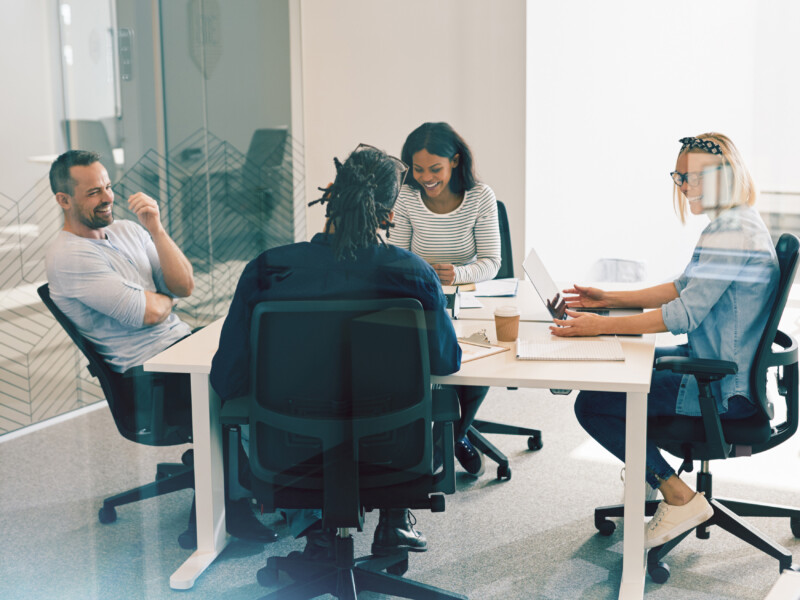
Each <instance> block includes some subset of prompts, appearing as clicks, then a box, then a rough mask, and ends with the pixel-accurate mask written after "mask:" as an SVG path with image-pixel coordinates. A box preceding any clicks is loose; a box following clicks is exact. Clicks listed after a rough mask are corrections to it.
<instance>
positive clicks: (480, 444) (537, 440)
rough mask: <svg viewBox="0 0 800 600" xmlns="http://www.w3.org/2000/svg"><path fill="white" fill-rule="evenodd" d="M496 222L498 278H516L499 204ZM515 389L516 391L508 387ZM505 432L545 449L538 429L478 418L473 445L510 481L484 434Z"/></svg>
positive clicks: (507, 466) (504, 460)
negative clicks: (498, 253) (497, 231)
mask: <svg viewBox="0 0 800 600" xmlns="http://www.w3.org/2000/svg"><path fill="white" fill-rule="evenodd" d="M497 222H498V224H499V226H500V258H501V264H500V270H499V271H498V272H497V275H496V276H495V279H507V278H509V277H514V259H513V257H512V254H511V230H510V229H509V227H508V213H507V212H506V207H505V205H504V204H503V203H502V202H500V201H499V200H498V201H497ZM508 389H509V390H515V389H517V388H508ZM486 433H502V434H505V435H526V436H528V449H530V450H540V449H541V448H542V432H541V431H539V430H538V429H531V428H529V427H518V426H516V425H504V424H502V423H493V422H491V421H481V420H480V419H475V420H474V421H473V422H472V427H470V429H469V431H468V432H467V436H468V437H469V440H470V441H471V442H472V445H473V446H475V447H476V448H477V449H478V450H480V451H481V452H483V453H484V454H485V455H486V456H488V457H489V458H491V459H492V460H493V461H494V462H496V463H497V478H498V479H511V466H510V464H509V462H508V457H507V456H506V455H505V454H503V453H502V452H501V451H500V450H499V449H498V448H497V446H495V445H494V444H492V443H491V442H490V441H489V440H487V439H486V437H485V436H484V435H483V434H486Z"/></svg>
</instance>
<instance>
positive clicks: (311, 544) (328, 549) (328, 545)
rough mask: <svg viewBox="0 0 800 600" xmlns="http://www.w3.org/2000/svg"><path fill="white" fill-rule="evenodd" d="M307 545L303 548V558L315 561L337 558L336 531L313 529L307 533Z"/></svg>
mask: <svg viewBox="0 0 800 600" xmlns="http://www.w3.org/2000/svg"><path fill="white" fill-rule="evenodd" d="M305 536H306V547H305V548H303V558H304V559H305V560H309V561H313V562H327V561H333V560H334V558H335V552H334V550H335V547H334V544H335V541H336V540H335V538H336V532H335V531H331V530H329V531H324V530H322V529H312V530H309V531H308V532H307V533H306V534H305Z"/></svg>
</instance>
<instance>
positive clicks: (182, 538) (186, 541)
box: [178, 529, 197, 550]
mask: <svg viewBox="0 0 800 600" xmlns="http://www.w3.org/2000/svg"><path fill="white" fill-rule="evenodd" d="M178 545H179V546H180V547H181V548H183V549H184V550H194V549H195V548H197V531H195V530H194V529H187V530H186V531H184V532H183V533H182V534H180V535H179V536H178Z"/></svg>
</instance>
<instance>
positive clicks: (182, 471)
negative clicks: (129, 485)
mask: <svg viewBox="0 0 800 600" xmlns="http://www.w3.org/2000/svg"><path fill="white" fill-rule="evenodd" d="M193 487H194V469H193V468H192V467H191V466H186V465H185V464H181V463H160V464H159V465H158V468H157V469H156V480H155V481H154V482H152V483H148V484H145V485H142V486H140V487H137V488H134V489H132V490H128V491H127V492H122V493H120V494H117V495H115V496H111V497H110V498H106V499H105V500H103V507H102V508H101V509H100V522H101V523H112V522H113V521H115V520H116V518H117V516H116V510H115V508H116V507H117V506H122V505H124V504H130V503H132V502H138V501H139V500H146V499H147V498H155V497H156V496H161V495H162V494H169V493H172V492H176V491H178V490H184V489H187V488H193Z"/></svg>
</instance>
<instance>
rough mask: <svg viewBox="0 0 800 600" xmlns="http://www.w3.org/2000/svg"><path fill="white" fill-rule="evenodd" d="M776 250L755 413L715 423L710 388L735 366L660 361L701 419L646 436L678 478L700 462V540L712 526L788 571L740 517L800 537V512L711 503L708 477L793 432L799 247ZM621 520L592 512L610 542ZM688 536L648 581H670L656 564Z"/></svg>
mask: <svg viewBox="0 0 800 600" xmlns="http://www.w3.org/2000/svg"><path fill="white" fill-rule="evenodd" d="M776 250H777V254H778V262H779V263H780V283H779V285H778V292H777V296H776V298H775V303H774V305H773V307H772V311H771V312H770V316H769V320H768V321H767V325H766V328H765V329H764V334H763V335H762V337H761V343H760V344H759V347H758V350H757V352H756V357H755V360H754V362H753V369H752V380H751V390H752V398H753V399H754V400H755V402H756V405H757V408H758V412H757V413H756V414H755V415H753V416H752V417H749V418H746V419H737V420H721V419H720V418H719V414H718V412H717V408H716V402H715V401H714V398H713V394H712V391H711V382H712V381H718V380H720V379H722V378H723V377H725V376H726V375H730V374H733V373H736V363H734V362H729V361H721V360H712V359H703V358H686V357H663V358H660V359H658V361H657V362H656V365H655V368H656V369H658V370H662V369H669V370H671V371H674V372H676V373H688V374H691V375H694V376H695V378H696V379H697V383H698V388H699V390H700V408H701V412H702V415H703V416H702V417H685V416H673V417H654V418H651V419H649V420H648V422H647V435H648V437H649V438H650V439H651V440H653V441H654V442H655V443H656V444H657V445H658V446H659V447H660V448H663V449H664V450H666V451H667V452H669V453H670V454H672V455H674V456H677V457H679V458H683V465H682V466H681V469H680V472H682V471H691V470H692V469H693V464H692V461H694V460H699V461H701V463H700V464H701V466H700V471H699V472H698V473H697V490H698V491H700V492H704V493H705V496H706V498H707V499H708V501H709V503H710V504H711V506H712V507H713V508H714V516H712V517H711V519H710V520H708V521H706V522H705V523H703V525H701V526H700V527H698V528H697V529H696V532H697V537H698V538H701V539H706V538H708V537H709V531H708V529H709V527H711V526H712V525H717V526H719V527H720V528H722V529H724V530H725V531H728V532H729V533H731V534H733V535H735V536H736V537H738V538H740V539H741V540H743V541H745V542H747V543H748V544H751V545H752V546H754V547H756V548H758V549H759V550H762V551H763V552H765V553H767V554H769V555H770V556H772V557H773V558H775V559H777V560H778V564H779V568H780V569H781V570H783V569H786V568H789V567H790V566H791V564H792V555H791V553H790V552H789V551H788V550H787V549H786V548H784V547H783V546H781V545H780V544H777V543H775V542H773V541H772V540H770V539H769V538H767V537H766V536H765V535H764V534H762V533H761V532H760V531H758V530H757V529H756V528H755V527H753V526H752V525H750V524H749V523H747V522H746V521H745V520H744V519H742V518H741V517H789V519H790V524H791V529H792V533H793V534H794V535H795V536H796V537H800V508H792V507H788V506H776V505H771V504H761V503H754V502H745V501H742V500H731V499H728V498H716V497H714V496H713V494H712V485H711V472H710V471H709V461H711V460H719V459H726V458H733V457H736V456H750V455H751V454H756V453H759V452H764V451H765V450H769V449H770V448H773V447H774V446H777V445H778V444H781V443H783V442H784V441H786V440H787V439H788V438H789V437H791V436H792V435H793V434H794V433H795V431H797V419H798V389H797V384H798V379H797V375H798V368H797V362H798V354H797V342H796V341H795V340H794V339H793V338H792V337H791V336H789V335H787V334H785V333H783V332H782V331H780V330H779V329H778V324H779V323H780V319H781V315H782V314H783V309H784V307H785V306H786V301H787V298H788V296H789V291H790V289H791V285H792V282H793V281H794V276H795V273H796V271H797V258H798V252H800V241H799V240H798V239H797V238H796V237H795V236H794V235H791V234H783V235H782V236H781V237H780V239H779V240H778V243H777V245H776ZM773 377H774V378H775V379H774V381H775V382H776V383H777V394H778V395H777V396H776V397H775V398H774V399H775V400H777V398H778V397H781V398H783V400H784V402H785V404H786V421H785V422H783V423H780V424H777V425H775V426H771V424H770V421H771V419H772V418H773V416H774V414H775V411H774V405H773V402H772V400H771V399H770V398H769V397H768V396H767V382H768V378H773ZM657 506H658V501H648V502H647V506H646V509H645V513H646V514H647V515H648V516H652V515H653V514H654V513H655V511H656V508H657ZM622 515H623V512H622V506H621V505H618V506H607V507H600V508H597V509H596V510H595V513H594V520H595V526H596V527H597V529H598V530H599V531H600V533H601V534H602V535H611V533H613V531H614V529H615V525H614V523H613V522H612V521H609V520H608V517H621V516H622ZM690 533H691V530H690V531H687V532H686V533H684V534H683V535H681V536H679V537H677V538H676V539H674V540H672V541H670V542H667V543H666V544H664V545H663V546H658V547H656V548H652V549H651V550H650V552H649V554H648V557H647V570H648V572H649V573H650V577H651V578H652V579H653V581H655V582H657V583H664V582H665V581H667V579H669V566H668V565H667V564H665V563H663V562H661V559H662V558H663V557H664V556H665V555H666V554H667V553H668V552H669V551H670V550H672V548H674V547H675V546H676V545H677V544H678V543H679V542H680V541H681V540H682V539H684V538H685V537H686V536H687V535H689V534H690Z"/></svg>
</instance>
